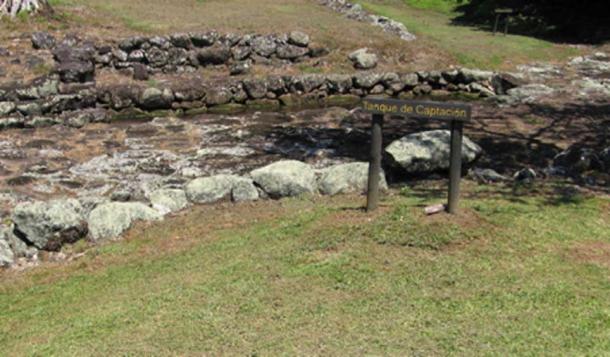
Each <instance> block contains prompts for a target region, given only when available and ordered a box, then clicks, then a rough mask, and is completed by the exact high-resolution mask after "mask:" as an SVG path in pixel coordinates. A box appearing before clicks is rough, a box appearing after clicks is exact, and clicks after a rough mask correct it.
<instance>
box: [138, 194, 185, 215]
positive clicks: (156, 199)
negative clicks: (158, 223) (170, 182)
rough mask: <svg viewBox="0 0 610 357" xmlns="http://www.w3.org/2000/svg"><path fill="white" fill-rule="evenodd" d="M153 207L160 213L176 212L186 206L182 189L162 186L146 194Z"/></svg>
mask: <svg viewBox="0 0 610 357" xmlns="http://www.w3.org/2000/svg"><path fill="white" fill-rule="evenodd" d="M148 199H149V200H150V203H151V204H152V206H153V208H154V209H156V210H157V211H159V212H160V213H161V214H168V213H172V212H177V211H180V210H182V209H184V208H185V207H186V206H188V200H187V199H186V193H185V192H184V190H180V189H171V188H164V189H159V190H156V191H153V192H151V193H149V194H148Z"/></svg>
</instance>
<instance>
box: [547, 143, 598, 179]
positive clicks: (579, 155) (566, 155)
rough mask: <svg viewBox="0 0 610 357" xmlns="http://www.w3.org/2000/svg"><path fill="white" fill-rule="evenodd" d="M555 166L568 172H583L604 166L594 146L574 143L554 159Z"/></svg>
mask: <svg viewBox="0 0 610 357" xmlns="http://www.w3.org/2000/svg"><path fill="white" fill-rule="evenodd" d="M553 166H554V167H556V168H559V169H561V170H562V171H563V172H565V173H568V174H572V175H574V174H576V175H577V174H581V173H583V172H585V171H589V170H594V169H599V168H601V167H602V163H601V160H600V158H599V157H598V156H597V153H596V152H595V150H593V149H592V148H588V147H583V146H581V145H573V146H571V147H569V148H568V149H567V150H564V151H563V152H561V153H559V154H558V155H557V156H555V158H554V159H553Z"/></svg>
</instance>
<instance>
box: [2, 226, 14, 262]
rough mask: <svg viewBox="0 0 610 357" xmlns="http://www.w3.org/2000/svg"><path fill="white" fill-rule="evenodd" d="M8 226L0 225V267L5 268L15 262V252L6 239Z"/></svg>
mask: <svg viewBox="0 0 610 357" xmlns="http://www.w3.org/2000/svg"><path fill="white" fill-rule="evenodd" d="M9 233H10V232H9V228H8V227H6V226H1V227H0V268H6V267H9V266H11V265H13V263H14V262H15V253H13V249H11V246H10V244H9V241H8V234H9Z"/></svg>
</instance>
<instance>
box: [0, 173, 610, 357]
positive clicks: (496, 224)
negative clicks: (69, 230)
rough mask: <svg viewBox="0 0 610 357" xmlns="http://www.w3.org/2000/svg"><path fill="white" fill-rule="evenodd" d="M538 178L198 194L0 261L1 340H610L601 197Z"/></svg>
mask: <svg viewBox="0 0 610 357" xmlns="http://www.w3.org/2000/svg"><path fill="white" fill-rule="evenodd" d="M537 191H538V192H526V193H525V194H524V195H520V196H515V195H513V194H512V193H511V191H510V189H508V188H507V189H501V188H498V187H487V186H476V185H472V184H468V185H466V187H465V196H466V198H465V199H464V201H463V207H464V209H463V211H462V212H463V213H462V214H460V215H459V216H456V217H450V216H447V215H437V216H432V217H425V216H423V215H422V206H423V205H426V204H428V203H433V202H439V201H440V200H442V190H440V187H434V186H421V187H418V188H414V189H409V190H403V192H402V193H400V194H399V193H397V192H394V193H393V194H391V195H389V196H388V197H386V198H385V199H384V202H383V205H382V209H381V210H380V211H379V212H377V213H376V214H373V215H367V214H365V213H363V212H362V211H360V210H359V207H360V206H361V205H362V201H363V198H362V197H357V196H341V197H335V198H300V199H288V200H283V201H278V202H269V201H268V202H259V203H254V204H245V205H235V206H231V205H227V206H224V207H223V206H220V207H219V206H216V207H198V208H195V209H194V210H192V211H190V212H188V213H185V214H181V215H179V216H178V217H175V218H172V219H169V220H167V221H166V222H164V223H159V224H154V225H152V226H148V227H144V226H139V227H137V228H136V229H134V230H132V231H131V232H130V233H129V234H128V236H127V238H126V239H125V240H123V241H119V242H114V243H109V244H107V245H103V246H98V247H93V248H90V249H88V250H86V255H85V256H84V257H82V258H80V259H78V260H75V261H72V262H69V263H63V264H59V263H48V264H47V265H45V266H44V267H39V268H36V269H33V270H31V271H27V272H23V273H17V272H6V273H4V274H3V275H0V311H1V312H2V318H1V319H0V345H1V346H2V355H6V356H22V355H75V356H82V355H157V354H158V355H201V354H210V355H227V354H228V355H295V354H298V355H415V354H420V355H449V354H456V355H473V354H477V355H548V356H557V355H604V354H607V353H608V351H610V227H609V222H610V200H609V199H608V198H607V197H583V196H578V195H566V194H565V193H564V194H563V195H561V194H558V193H556V192H555V190H554V187H550V186H549V187H546V188H540V189H538V190H537ZM145 228H146V229H145ZM73 249H74V250H78V249H82V247H78V246H77V247H74V248H73Z"/></svg>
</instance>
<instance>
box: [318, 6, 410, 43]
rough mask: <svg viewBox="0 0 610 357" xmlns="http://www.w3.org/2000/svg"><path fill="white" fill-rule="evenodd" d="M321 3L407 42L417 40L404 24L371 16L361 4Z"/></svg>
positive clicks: (382, 17) (383, 17) (386, 18)
mask: <svg viewBox="0 0 610 357" xmlns="http://www.w3.org/2000/svg"><path fill="white" fill-rule="evenodd" d="M319 1H320V4H322V5H323V6H326V7H328V8H330V9H332V10H333V11H336V12H339V13H342V14H344V15H345V16H347V17H348V18H350V19H354V20H356V21H361V22H367V23H370V24H372V25H374V26H377V27H380V28H381V29H382V30H383V31H385V32H387V33H390V34H392V35H395V36H398V37H400V38H401V39H403V40H405V41H413V40H415V39H416V37H415V35H413V34H412V33H410V32H409V31H408V30H407V28H406V27H405V25H403V24H402V23H400V22H398V21H394V20H392V19H390V18H389V17H385V16H379V15H374V14H370V13H368V12H367V11H365V10H364V9H363V8H362V6H360V5H359V4H354V3H351V2H349V1H346V0H319Z"/></svg>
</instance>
